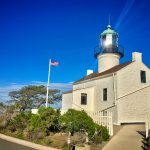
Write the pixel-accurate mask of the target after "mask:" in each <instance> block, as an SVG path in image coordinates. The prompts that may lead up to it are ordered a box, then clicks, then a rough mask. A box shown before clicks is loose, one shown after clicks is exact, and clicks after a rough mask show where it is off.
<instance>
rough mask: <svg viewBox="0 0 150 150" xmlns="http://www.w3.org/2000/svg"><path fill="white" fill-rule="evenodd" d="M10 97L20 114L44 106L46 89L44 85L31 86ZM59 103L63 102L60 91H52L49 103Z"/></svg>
mask: <svg viewBox="0 0 150 150" xmlns="http://www.w3.org/2000/svg"><path fill="white" fill-rule="evenodd" d="M9 96H10V97H11V102H12V103H14V104H15V106H16V108H18V109H19V110H20V112H21V111H24V110H25V109H27V108H29V109H30V108H32V107H36V108H39V107H40V106H41V105H42V104H44V103H45V99H46V87H45V86H43V85H40V86H33V85H29V86H25V87H23V88H21V89H20V90H17V91H11V92H10V93H9ZM58 101H61V92H60V90H57V89H50V90H49V97H48V102H49V103H55V102H58Z"/></svg>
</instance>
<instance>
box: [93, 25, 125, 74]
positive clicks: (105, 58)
mask: <svg viewBox="0 0 150 150" xmlns="http://www.w3.org/2000/svg"><path fill="white" fill-rule="evenodd" d="M94 56H95V58H97V59H98V72H99V73H101V72H104V71H106V70H108V69H110V68H112V67H114V66H116V65H118V64H119V60H120V58H122V57H123V56H124V49H123V48H122V47H121V46H119V45H118V33H117V32H115V31H114V30H113V29H112V28H111V26H110V25H108V26H107V29H106V30H104V31H103V32H102V33H101V35H100V43H99V46H97V47H96V48H95V50H94Z"/></svg>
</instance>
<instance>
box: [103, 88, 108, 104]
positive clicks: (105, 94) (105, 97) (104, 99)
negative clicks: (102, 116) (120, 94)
mask: <svg viewBox="0 0 150 150" xmlns="http://www.w3.org/2000/svg"><path fill="white" fill-rule="evenodd" d="M103 101H107V88H104V89H103Z"/></svg>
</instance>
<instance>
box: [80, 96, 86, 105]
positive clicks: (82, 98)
mask: <svg viewBox="0 0 150 150" xmlns="http://www.w3.org/2000/svg"><path fill="white" fill-rule="evenodd" d="M86 104H87V94H86V93H81V105H86Z"/></svg>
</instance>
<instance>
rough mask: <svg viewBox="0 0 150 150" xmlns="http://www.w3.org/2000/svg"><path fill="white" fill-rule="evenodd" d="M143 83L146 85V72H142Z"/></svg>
mask: <svg viewBox="0 0 150 150" xmlns="http://www.w3.org/2000/svg"><path fill="white" fill-rule="evenodd" d="M141 82H142V83H146V71H141Z"/></svg>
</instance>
